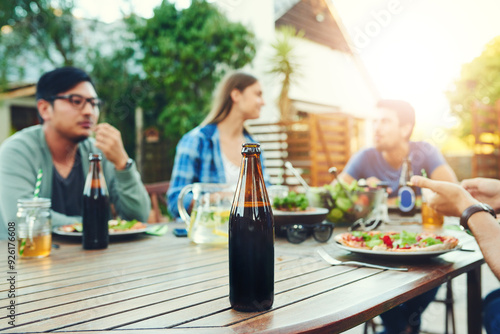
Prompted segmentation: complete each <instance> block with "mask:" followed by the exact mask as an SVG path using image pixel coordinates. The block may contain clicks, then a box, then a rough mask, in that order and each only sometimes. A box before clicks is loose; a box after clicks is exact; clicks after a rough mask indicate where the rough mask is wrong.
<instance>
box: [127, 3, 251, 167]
mask: <svg viewBox="0 0 500 334" xmlns="http://www.w3.org/2000/svg"><path fill="white" fill-rule="evenodd" d="M132 24H135V28H134V31H135V33H136V35H137V40H138V41H139V42H140V45H141V48H142V51H143V54H144V58H143V59H142V65H143V68H144V72H145V73H146V79H145V81H146V83H145V84H146V85H147V87H150V92H149V95H148V96H147V99H146V101H145V102H144V104H143V108H144V110H145V111H149V112H150V114H149V115H146V116H147V119H146V120H145V123H146V125H152V124H160V126H161V128H162V130H163V131H162V132H163V135H164V137H165V138H166V140H167V141H168V143H169V149H170V151H169V152H166V154H168V155H169V156H170V157H171V160H172V161H173V157H174V154H175V145H176V144H177V142H178V140H179V139H180V137H181V136H182V135H183V134H185V133H186V132H187V131H189V130H191V129H192V128H194V127H195V126H197V125H198V124H199V123H200V122H201V120H202V119H203V118H204V117H205V115H206V114H207V112H208V110H209V105H210V100H211V97H212V92H213V90H214V88H215V85H216V83H217V82H218V81H219V80H220V79H221V77H222V76H223V75H224V74H225V72H227V70H229V69H234V68H241V67H243V66H244V65H245V64H248V63H249V62H251V60H252V59H253V57H254V56H255V45H254V35H253V34H252V33H251V32H249V31H248V30H247V29H246V28H245V27H244V26H243V25H242V24H240V23H232V22H229V20H228V19H227V18H226V17H224V16H223V15H222V14H221V13H220V12H219V11H218V10H217V8H216V7H215V6H213V5H212V4H209V3H207V2H206V1H204V0H193V1H192V4H191V6H190V7H188V8H186V9H184V10H180V11H179V10H177V9H176V8H175V5H174V4H171V3H169V2H167V1H165V0H164V1H163V2H162V3H161V4H160V5H159V6H158V7H156V8H155V10H154V16H153V17H152V18H151V19H148V20H147V21H146V23H145V24H143V25H140V24H138V23H137V22H135V23H134V22H132Z"/></svg>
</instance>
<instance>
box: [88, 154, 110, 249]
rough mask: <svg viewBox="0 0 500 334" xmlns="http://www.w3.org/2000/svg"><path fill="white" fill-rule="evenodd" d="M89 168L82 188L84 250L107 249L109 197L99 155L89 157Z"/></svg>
mask: <svg viewBox="0 0 500 334" xmlns="http://www.w3.org/2000/svg"><path fill="white" fill-rule="evenodd" d="M89 161H90V167H89V173H88V174H87V179H86V180H85V187H84V188H83V215H82V216H83V217H82V218H83V219H82V223H83V236H82V245H83V248H84V249H104V248H107V247H108V243H109V231H108V220H109V217H110V208H109V195H108V188H107V187H106V181H105V180H104V175H103V173H102V169H101V155H100V154H90V155H89Z"/></svg>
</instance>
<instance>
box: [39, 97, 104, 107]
mask: <svg viewBox="0 0 500 334" xmlns="http://www.w3.org/2000/svg"><path fill="white" fill-rule="evenodd" d="M54 100H68V101H69V103H71V105H72V106H73V107H75V108H76V109H78V110H82V109H83V108H85V105H86V104H87V102H88V103H90V105H91V106H92V107H93V108H95V107H98V108H99V107H100V106H102V103H103V101H102V100H101V99H100V98H97V97H89V98H86V97H83V96H81V95H78V94H70V95H56V96H51V97H49V98H48V99H47V101H54Z"/></svg>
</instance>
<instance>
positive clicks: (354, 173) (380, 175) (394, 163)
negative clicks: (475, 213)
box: [339, 100, 458, 334]
mask: <svg viewBox="0 0 500 334" xmlns="http://www.w3.org/2000/svg"><path fill="white" fill-rule="evenodd" d="M376 107H377V108H376V116H375V119H374V124H373V130H374V138H373V141H374V147H372V148H367V149H363V150H361V151H359V152H357V153H356V154H354V155H353V156H352V157H351V159H349V162H348V163H347V165H346V166H345V168H344V170H343V171H342V173H340V175H339V177H340V178H341V179H342V180H343V181H344V182H347V183H350V182H352V181H353V180H359V179H366V180H367V182H368V184H376V183H379V182H380V181H383V182H385V183H387V184H388V185H389V191H390V195H389V196H391V195H392V196H396V195H397V189H398V183H399V176H400V174H401V165H402V163H403V159H404V158H406V157H409V158H410V161H411V164H412V169H413V174H415V175H420V174H421V170H422V169H424V170H425V171H426V174H427V175H428V176H429V177H430V178H431V179H434V180H441V181H449V182H455V183H456V182H458V181H457V177H456V175H455V173H454V172H453V170H452V169H451V167H450V166H449V165H448V164H447V163H446V161H445V159H444V157H443V156H442V154H441V153H440V152H439V151H438V150H437V149H436V148H435V147H433V146H432V145H431V144H429V143H426V142H412V141H410V136H411V134H412V132H413V127H414V125H415V111H414V109H413V107H412V106H411V105H410V104H409V103H407V102H404V101H398V100H380V101H379V102H378V103H377V106H376ZM436 293H437V288H436V289H432V290H431V291H429V292H426V293H424V294H422V295H420V296H418V297H415V298H413V299H412V300H409V301H408V302H406V303H403V304H401V305H399V306H397V307H395V308H393V309H392V310H390V311H387V312H385V313H383V314H381V315H380V316H381V318H382V321H383V323H384V327H385V331H384V333H386V334H392V333H395V334H399V333H418V332H419V330H420V317H421V314H422V313H423V311H424V309H425V308H426V307H427V306H428V305H429V303H430V302H431V301H432V300H433V299H434V297H435V296H436Z"/></svg>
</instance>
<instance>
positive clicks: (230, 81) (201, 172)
mask: <svg viewBox="0 0 500 334" xmlns="http://www.w3.org/2000/svg"><path fill="white" fill-rule="evenodd" d="M264 104H265V103H264V99H263V97H262V88H261V86H260V83H259V82H258V80H257V79H256V78H255V77H253V76H251V75H249V74H246V73H242V72H235V73H233V74H230V75H229V76H227V77H226V78H225V79H224V80H223V81H222V82H221V83H220V85H219V88H218V91H217V94H216V98H215V100H214V102H213V106H212V109H211V111H210V113H209V114H208V115H207V117H206V118H205V120H203V122H202V123H201V124H200V125H199V126H197V127H196V128H194V129H193V130H191V131H189V132H188V133H186V134H185V135H184V136H183V137H182V138H181V140H180V141H179V143H178V144H177V149H176V154H175V161H174V167H173V170H172V176H171V178H170V188H169V190H168V192H167V197H168V209H169V210H170V213H171V214H172V216H173V217H179V210H178V209H177V198H178V197H179V193H180V191H181V190H182V188H184V186H186V185H188V184H191V183H195V182H204V183H227V184H234V185H236V183H237V181H238V176H239V169H240V162H241V145H242V144H243V143H247V142H255V140H254V139H253V138H252V137H251V136H250V134H249V133H248V131H247V130H246V129H245V127H244V123H245V121H246V120H249V119H256V118H259V116H260V109H261V108H262V106H263V105H264ZM264 177H265V178H266V182H267V183H269V177H268V176H267V174H266V173H265V171H264ZM191 199H192V197H191V196H185V199H184V205H185V207H186V208H188V207H189V205H190V203H191Z"/></svg>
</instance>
